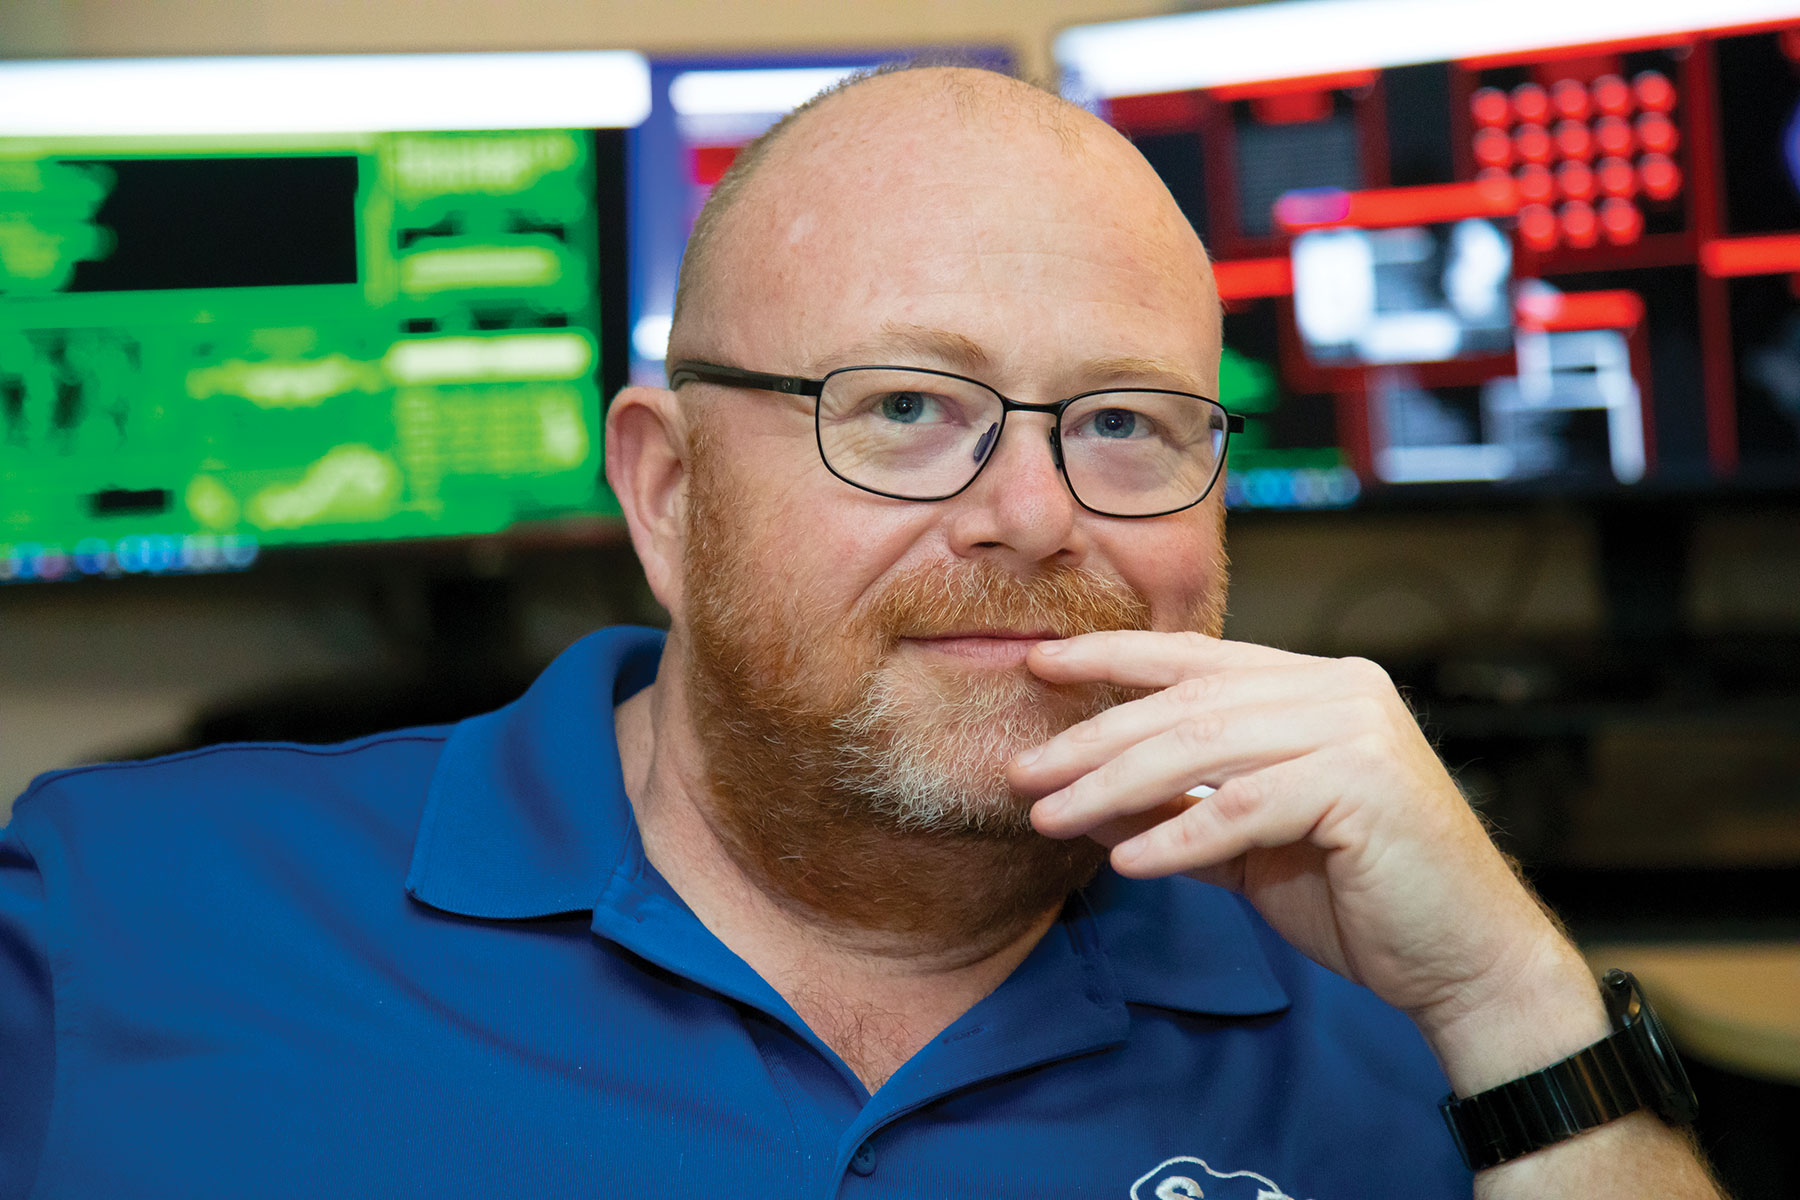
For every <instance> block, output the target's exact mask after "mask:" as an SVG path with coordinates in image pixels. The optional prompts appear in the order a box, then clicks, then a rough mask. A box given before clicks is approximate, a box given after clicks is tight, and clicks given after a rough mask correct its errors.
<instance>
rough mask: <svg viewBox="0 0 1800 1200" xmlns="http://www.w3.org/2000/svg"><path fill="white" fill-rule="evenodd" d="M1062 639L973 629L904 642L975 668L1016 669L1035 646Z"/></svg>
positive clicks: (1048, 633) (1044, 632) (1043, 633)
mask: <svg viewBox="0 0 1800 1200" xmlns="http://www.w3.org/2000/svg"><path fill="white" fill-rule="evenodd" d="M1059 636H1061V635H1059V634H1058V633H1056V632H1055V631H1054V630H1049V629H1034V630H1017V629H969V630H957V631H954V632H950V633H938V634H931V635H929V636H915V637H908V638H903V639H902V644H903V645H907V646H912V647H916V648H917V649H919V650H922V651H924V652H925V653H927V654H930V655H942V656H944V657H948V658H955V659H958V660H961V661H963V662H966V663H970V664H972V665H982V666H1005V667H1013V666H1018V665H1020V664H1022V663H1023V662H1024V661H1025V656H1026V655H1027V654H1029V653H1031V648H1032V647H1033V646H1035V645H1037V644H1038V643H1039V642H1043V641H1054V640H1056V638H1058V637H1059Z"/></svg>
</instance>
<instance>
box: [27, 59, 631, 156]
mask: <svg viewBox="0 0 1800 1200" xmlns="http://www.w3.org/2000/svg"><path fill="white" fill-rule="evenodd" d="M649 112H650V68H649V64H648V63H647V62H646V61H645V59H644V56H643V55H641V54H637V53H634V52H632V51H627V50H584V51H567V52H564V51H556V52H547V53H492V54H341V55H296V56H272V57H259V58H136V59H92V60H74V59H68V60H57V61H42V62H10V63H0V137H83V136H101V137H138V136H144V137H158V136H162V137H190V136H203V135H209V134H221V135H232V134H263V133H295V134H306V133H404V132H426V131H432V130H462V129H469V130H475V129H605V128H629V127H630V126H633V125H637V124H639V123H640V122H642V121H643V119H644V118H645V116H647V115H648V114H649Z"/></svg>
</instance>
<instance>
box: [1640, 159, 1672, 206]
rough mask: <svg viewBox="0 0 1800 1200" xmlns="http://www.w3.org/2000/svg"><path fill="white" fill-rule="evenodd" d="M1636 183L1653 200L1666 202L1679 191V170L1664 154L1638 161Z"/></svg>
mask: <svg viewBox="0 0 1800 1200" xmlns="http://www.w3.org/2000/svg"><path fill="white" fill-rule="evenodd" d="M1638 182H1639V183H1641V184H1642V185H1643V188H1644V194H1645V195H1647V196H1649V197H1650V198H1651V199H1653V200H1667V199H1669V198H1670V197H1671V196H1673V195H1675V193H1677V192H1679V191H1680V190H1681V169H1680V168H1679V167H1677V166H1676V165H1675V164H1674V162H1673V161H1671V160H1670V158H1669V156H1668V155H1666V154H1646V155H1644V157H1642V158H1640V159H1638Z"/></svg>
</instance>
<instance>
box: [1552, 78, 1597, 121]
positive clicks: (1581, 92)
mask: <svg viewBox="0 0 1800 1200" xmlns="http://www.w3.org/2000/svg"><path fill="white" fill-rule="evenodd" d="M1550 103H1551V105H1552V106H1553V107H1554V108H1555V109H1556V114H1557V115H1558V116H1560V117H1568V118H1570V119H1571V120H1575V121H1585V120H1587V115H1588V104H1589V100H1588V90H1587V88H1586V87H1584V86H1582V83H1581V81H1580V80H1578V79H1559V80H1557V82H1556V84H1555V85H1554V86H1553V87H1551V89H1550Z"/></svg>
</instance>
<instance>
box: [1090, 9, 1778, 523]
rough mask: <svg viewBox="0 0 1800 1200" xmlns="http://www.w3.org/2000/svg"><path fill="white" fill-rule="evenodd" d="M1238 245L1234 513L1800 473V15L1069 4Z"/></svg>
mask: <svg viewBox="0 0 1800 1200" xmlns="http://www.w3.org/2000/svg"><path fill="white" fill-rule="evenodd" d="M1056 54H1057V58H1058V59H1059V61H1060V62H1061V64H1062V67H1063V69H1064V71H1065V79H1066V83H1067V87H1068V90H1069V92H1070V94H1071V95H1073V96H1075V97H1077V98H1079V99H1081V100H1083V101H1084V102H1086V103H1089V104H1090V105H1091V106H1092V107H1093V108H1094V109H1095V111H1097V112H1098V113H1100V114H1101V115H1102V116H1103V117H1105V118H1106V119H1108V120H1109V121H1111V122H1112V123H1113V124H1114V125H1115V126H1117V127H1118V128H1119V129H1120V130H1122V131H1123V132H1124V133H1125V134H1126V135H1127V136H1129V137H1130V138H1131V139H1132V140H1133V141H1134V142H1135V143H1136V144H1137V146H1138V147H1139V148H1140V149H1141V150H1142V151H1143V152H1144V154H1145V156H1146V157H1147V158H1148V159H1149V160H1150V162H1151V163H1152V164H1153V165H1154V166H1155V167H1156V169H1157V170H1158V171H1159V172H1160V173H1161V174H1162V176H1163V177H1164V179H1165V180H1166V181H1167V182H1168V184H1169V186H1170V188H1171V190H1172V191H1173V192H1174V194H1175V197H1176V199H1177V201H1178V202H1179V203H1180V204H1181V206H1182V208H1183V211H1184V212H1185V213H1186V214H1187V216H1188V217H1189V219H1190V220H1191V221H1192V222H1193V224H1194V226H1195V227H1196V229H1198V230H1199V232H1200V233H1201V235H1202V237H1203V238H1204V239H1205V241H1206V244H1207V246H1208V248H1209V249H1210V251H1211V252H1212V254H1213V256H1214V258H1215V260H1216V268H1217V275H1218V280H1219V289H1220V292H1221V296H1222V298H1223V300H1224V301H1225V305H1226V317H1225V353H1224V369H1223V374H1222V379H1221V391H1222V392H1223V393H1224V394H1223V395H1222V397H1221V399H1222V400H1223V401H1224V403H1225V404H1226V406H1227V407H1228V408H1231V409H1232V410H1233V411H1237V412H1242V413H1244V414H1245V415H1246V416H1248V417H1250V418H1251V419H1250V421H1249V428H1248V430H1247V431H1246V432H1245V434H1243V435H1241V436H1239V437H1235V438H1234V439H1233V445H1232V449H1231V455H1232V468H1233V469H1232V472H1231V474H1230V477H1229V479H1228V483H1227V500H1228V502H1229V503H1230V504H1231V505H1233V506H1234V507H1237V508H1242V509H1293V508H1335V507H1346V506H1350V505H1358V506H1365V507H1367V506H1384V505H1386V506H1402V505H1412V504H1418V503H1421V502H1427V503H1432V504H1437V503H1479V504H1487V503H1491V502H1494V501H1497V500H1506V499H1509V498H1510V499H1533V500H1535V499H1540V498H1544V497H1554V496H1571V497H1582V498H1626V497H1651V498H1656V497H1661V498H1665V499H1673V498H1678V497H1690V498H1691V497H1694V496H1696V495H1709V496H1736V495H1747V496H1766V495H1769V494H1781V495H1784V496H1788V497H1793V496H1796V495H1800V299H1797V297H1800V12H1796V10H1795V9H1794V6H1793V5H1792V4H1791V3H1773V2H1771V0H1706V2H1705V3H1701V2H1699V0H1690V2H1682V0H1644V2H1641V3H1635V4H1630V5H1622V4H1621V5H1611V4H1608V5H1579V4H1567V3H1562V2H1552V0H1514V2H1512V3H1507V4H1502V5H1492V4H1480V3H1439V2H1431V3H1421V2H1419V0H1299V2H1293V3H1272V4H1263V5H1255V6H1251V7H1248V8H1242V9H1233V10H1220V11H1214V12H1208V13H1197V14H1190V15H1181V16H1170V17H1157V18H1146V19H1141V20H1135V21H1120V22H1113V23H1109V24H1105V25H1091V26H1082V27H1076V28H1071V29H1069V30H1066V31H1065V32H1064V33H1063V34H1062V35H1061V36H1060V37H1059V39H1058V41H1057V43H1056Z"/></svg>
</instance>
